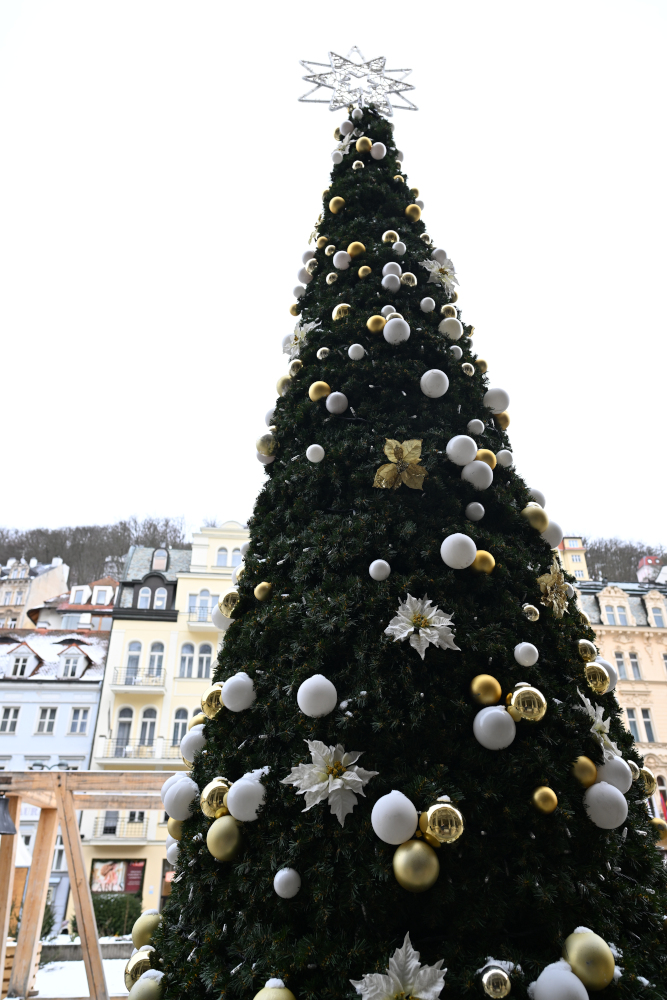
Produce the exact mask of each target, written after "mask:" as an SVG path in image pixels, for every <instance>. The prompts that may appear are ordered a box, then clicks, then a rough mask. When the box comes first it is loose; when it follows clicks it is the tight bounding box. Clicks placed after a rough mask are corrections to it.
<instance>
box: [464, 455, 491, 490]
mask: <svg viewBox="0 0 667 1000" xmlns="http://www.w3.org/2000/svg"><path fill="white" fill-rule="evenodd" d="M461 479H464V480H465V481H466V482H467V483H470V485H471V486H474V487H475V489H476V490H488V488H489V486H490V485H491V483H492V482H493V469H492V468H491V466H490V465H487V464H486V462H480V461H474V462H469V463H468V465H464V466H463V468H462V469H461Z"/></svg>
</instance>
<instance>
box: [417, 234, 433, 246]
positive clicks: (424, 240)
mask: <svg viewBox="0 0 667 1000" xmlns="http://www.w3.org/2000/svg"><path fill="white" fill-rule="evenodd" d="M419 239H420V240H421V241H422V243H426V244H429V243H430V242H431V237H430V236H429V235H428V233H422V234H421V236H420V237H419Z"/></svg>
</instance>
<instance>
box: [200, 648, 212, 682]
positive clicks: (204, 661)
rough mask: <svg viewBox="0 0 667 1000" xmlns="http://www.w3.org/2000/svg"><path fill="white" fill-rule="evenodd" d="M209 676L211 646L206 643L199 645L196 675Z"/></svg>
mask: <svg viewBox="0 0 667 1000" xmlns="http://www.w3.org/2000/svg"><path fill="white" fill-rule="evenodd" d="M210 676H211V647H210V646H209V644H208V643H205V644H204V645H203V646H200V647H199V661H198V663H197V677H210Z"/></svg>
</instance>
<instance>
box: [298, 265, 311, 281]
mask: <svg viewBox="0 0 667 1000" xmlns="http://www.w3.org/2000/svg"><path fill="white" fill-rule="evenodd" d="M297 278H298V279H299V281H300V282H301V284H302V285H309V284H310V283H311V281H312V280H313V276H312V274H309V273H308V271H306V269H305V267H302V268H301V270H300V271H299V273H298V274H297Z"/></svg>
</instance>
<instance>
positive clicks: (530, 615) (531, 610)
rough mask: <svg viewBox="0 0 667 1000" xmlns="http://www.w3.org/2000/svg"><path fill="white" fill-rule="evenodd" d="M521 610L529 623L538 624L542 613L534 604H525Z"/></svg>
mask: <svg viewBox="0 0 667 1000" xmlns="http://www.w3.org/2000/svg"><path fill="white" fill-rule="evenodd" d="M521 610H522V611H523V613H524V615H525V616H526V618H527V619H528V621H529V622H536V621H537V620H538V618H539V617H540V612H539V610H538V609H537V608H536V607H535V605H534V604H524V605H523V606H522V608H521Z"/></svg>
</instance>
